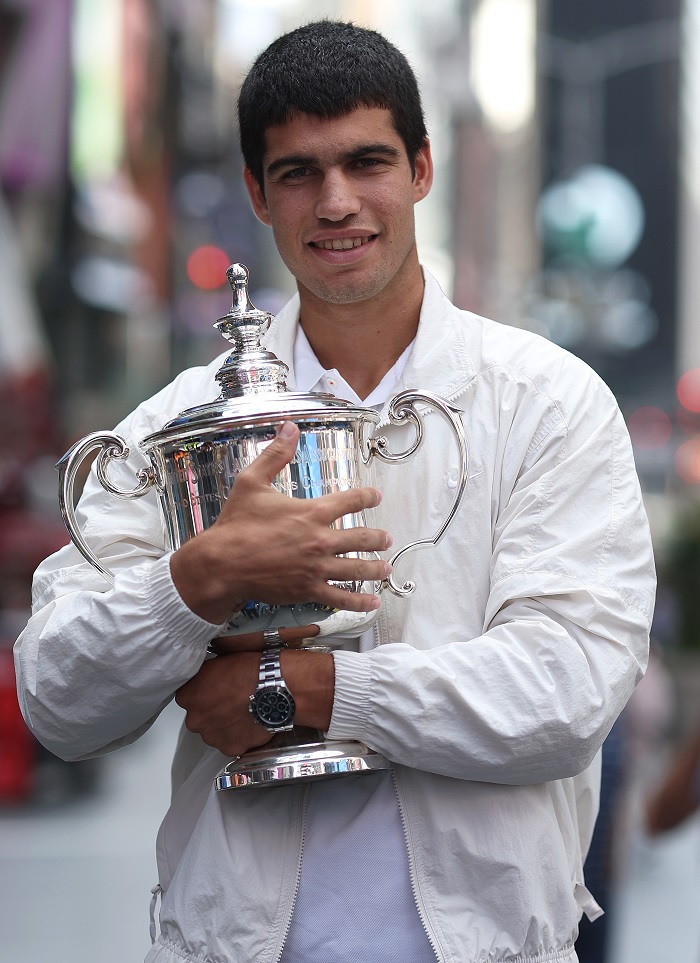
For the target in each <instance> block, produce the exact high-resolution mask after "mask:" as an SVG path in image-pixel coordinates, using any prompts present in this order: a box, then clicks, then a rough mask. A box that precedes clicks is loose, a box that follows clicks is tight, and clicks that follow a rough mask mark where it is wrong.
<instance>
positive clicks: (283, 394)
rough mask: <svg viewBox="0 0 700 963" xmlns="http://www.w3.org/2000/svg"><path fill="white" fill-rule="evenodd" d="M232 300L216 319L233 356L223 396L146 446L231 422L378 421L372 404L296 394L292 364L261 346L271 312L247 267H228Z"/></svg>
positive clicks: (185, 414) (221, 374)
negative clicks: (252, 290) (256, 294)
mask: <svg viewBox="0 0 700 963" xmlns="http://www.w3.org/2000/svg"><path fill="white" fill-rule="evenodd" d="M226 278H227V280H228V282H229V284H230V286H231V292H232V295H233V301H232V305H231V309H230V311H229V312H228V313H227V314H225V315H224V316H223V317H221V318H219V319H218V320H217V321H215V322H214V325H213V326H214V327H215V328H217V329H218V330H219V331H220V332H221V334H222V335H223V337H224V338H226V340H227V341H229V342H230V343H231V345H232V350H231V354H230V355H229V356H228V357H227V358H226V360H225V361H224V364H223V365H222V366H221V368H219V370H218V371H217V373H216V375H215V377H216V380H217V382H218V383H219V385H220V387H221V394H220V395H219V397H218V398H217V399H216V400H215V401H212V402H208V403H206V404H203V405H197V406H196V407H194V408H187V409H186V410H185V411H182V412H180V414H179V415H178V416H177V417H176V418H174V419H173V420H172V421H169V422H168V423H167V424H166V425H165V426H164V427H163V428H162V429H161V430H160V431H159V432H157V433H156V434H154V435H149V436H148V438H145V439H144V440H143V442H142V446H145V447H151V446H152V445H156V444H160V443H161V442H163V441H170V440H172V439H174V438H175V437H178V438H181V437H184V436H186V435H187V434H195V433H196V435H197V437H202V435H207V434H209V433H210V432H216V431H218V430H220V429H221V428H222V427H223V426H225V425H227V424H228V423H229V422H233V423H235V424H236V425H237V426H238V427H244V426H246V425H251V426H252V425H260V424H274V423H276V422H279V421H285V420H287V419H289V420H291V421H298V420H302V419H303V420H307V419H310V420H321V421H327V420H334V419H342V420H344V421H347V420H355V419H358V418H364V419H365V420H368V421H370V422H376V421H377V420H378V416H377V413H376V412H375V410H374V409H373V408H364V407H362V406H359V405H354V404H352V403H351V402H349V401H343V400H342V399H341V398H336V397H335V395H331V394H321V393H319V392H292V391H289V389H288V388H287V383H286V377H287V375H288V374H289V368H288V367H287V365H286V364H285V363H284V362H283V361H280V359H279V358H278V357H277V356H276V355H274V354H273V353H272V352H271V351H268V350H267V349H266V348H265V347H264V346H263V344H262V338H263V336H264V335H265V333H266V332H267V330H268V328H269V327H270V323H271V321H272V315H271V314H270V313H269V312H267V311H261V310H259V309H258V308H256V307H255V305H254V304H253V303H252V301H251V300H250V298H249V296H248V269H247V267H246V266H245V265H244V264H232V265H231V266H230V267H229V268H228V270H227V271H226Z"/></svg>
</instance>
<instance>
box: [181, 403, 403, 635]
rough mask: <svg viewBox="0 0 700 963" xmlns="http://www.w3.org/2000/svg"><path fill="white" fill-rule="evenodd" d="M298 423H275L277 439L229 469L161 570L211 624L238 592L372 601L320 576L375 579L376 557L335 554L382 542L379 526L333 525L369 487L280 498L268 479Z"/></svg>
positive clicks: (370, 498) (236, 605) (285, 455)
mask: <svg viewBox="0 0 700 963" xmlns="http://www.w3.org/2000/svg"><path fill="white" fill-rule="evenodd" d="M298 440H299V429H298V428H297V427H296V426H295V425H293V424H292V423H291V422H285V423H284V425H283V426H282V428H281V430H280V432H279V434H278V435H277V437H276V438H275V439H274V440H273V441H272V442H270V444H269V445H268V446H267V448H265V450H264V451H263V452H262V453H261V454H260V455H259V456H258V457H257V458H256V459H255V461H254V462H252V464H250V465H249V466H248V467H247V468H245V469H244V470H243V471H241V472H240V473H239V475H238V476H237V478H236V480H235V482H234V485H233V488H232V489H231V493H230V495H229V497H228V499H227V500H226V503H225V504H224V506H223V508H222V510H221V513H220V515H219V517H218V518H217V520H216V522H215V523H214V524H213V525H212V526H211V527H210V528H208V529H207V530H206V531H204V532H200V534H199V535H196V536H195V537H194V538H191V539H189V540H188V541H187V542H185V544H184V545H183V546H182V547H181V548H179V549H178V550H177V551H176V552H174V553H173V555H172V558H171V561H170V570H171V574H172V578H173V582H174V583H175V587H176V588H177V590H178V592H179V593H180V596H181V597H182V599H183V601H184V602H185V604H186V605H187V606H188V607H189V608H190V609H191V610H192V611H193V612H194V613H195V614H196V615H199V616H200V617H201V618H203V619H206V621H208V622H212V623H214V624H216V625H218V624H221V623H222V622H225V621H226V620H227V619H228V618H229V617H230V616H231V614H232V613H233V612H235V611H237V610H239V609H240V608H241V607H242V606H243V605H244V603H245V602H246V601H247V600H248V599H257V600H259V601H262V602H267V603H268V604H270V605H287V604H291V603H294V602H318V603H320V604H322V605H329V606H332V607H333V608H338V609H348V610H349V611H353V612H369V611H371V610H373V609H376V608H378V607H379V599H378V598H377V597H376V596H375V595H370V594H363V593H354V592H346V591H344V590H343V589H341V588H338V587H337V586H334V585H329V584H328V583H329V581H338V582H343V581H360V582H364V581H381V580H382V579H384V578H386V576H387V575H388V574H389V571H390V567H389V565H388V564H387V563H386V562H384V561H374V560H373V561H366V560H363V559H357V558H339V557H338V556H341V555H343V554H345V553H350V552H381V551H384V550H385V549H387V548H389V547H390V545H391V538H390V537H389V536H388V535H387V533H386V532H383V531H380V530H377V529H370V528H364V527H358V528H350V529H344V530H339V529H333V528H331V527H330V526H331V525H332V524H333V522H334V521H335V520H336V519H338V518H340V517H341V516H343V515H348V514H352V513H354V512H359V511H362V510H363V509H365V508H374V507H375V506H376V505H378V504H379V502H380V500H381V495H380V493H379V492H378V491H377V490H376V489H375V488H353V489H350V490H349V491H345V492H337V493H333V494H331V495H323V496H322V497H320V498H311V499H301V498H290V497H289V496H288V495H283V494H281V493H280V492H278V491H276V490H275V489H274V488H273V487H272V481H273V479H274V478H275V476H276V475H277V474H278V472H280V471H281V470H282V469H283V468H284V466H285V465H287V464H288V463H289V462H290V461H291V459H292V458H293V457H294V452H295V451H296V446H297V442H298Z"/></svg>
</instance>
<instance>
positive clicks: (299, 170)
mask: <svg viewBox="0 0 700 963" xmlns="http://www.w3.org/2000/svg"><path fill="white" fill-rule="evenodd" d="M310 173H311V168H310V167H292V168H291V169H290V170H288V171H285V172H284V173H283V174H282V176H281V178H280V179H281V180H283V181H296V180H301V178H303V177H308V176H309V174H310Z"/></svg>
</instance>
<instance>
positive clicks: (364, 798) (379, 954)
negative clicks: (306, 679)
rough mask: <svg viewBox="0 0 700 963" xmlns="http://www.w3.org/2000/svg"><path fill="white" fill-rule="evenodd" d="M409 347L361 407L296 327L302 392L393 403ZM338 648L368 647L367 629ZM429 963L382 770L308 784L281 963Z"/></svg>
mask: <svg viewBox="0 0 700 963" xmlns="http://www.w3.org/2000/svg"><path fill="white" fill-rule="evenodd" d="M411 348H412V345H409V346H408V348H406V350H405V351H404V353H403V354H402V355H401V357H400V358H399V359H398V361H397V362H396V364H395V365H394V366H393V367H392V368H391V369H390V370H389V371H388V372H387V373H386V375H385V376H384V378H382V380H381V382H380V383H379V384H378V385H377V387H376V388H375V389H374V390H373V391H372V392H371V393H370V394H369V395H368V396H367V398H365V399H361V398H359V397H358V396H357V395H356V394H355V392H354V391H353V389H352V388H351V387H350V385H348V383H347V382H346V381H345V380H344V379H343V377H342V376H341V375H340V374H339V373H338V371H336V370H335V369H333V370H330V371H326V370H325V369H324V368H323V367H322V366H321V364H320V362H319V361H318V358H317V357H316V355H315V354H314V353H313V350H312V349H311V345H310V344H309V342H308V339H307V338H306V335H305V334H304V332H303V331H302V328H301V325H299V327H298V328H297V336H296V342H295V345H294V370H295V374H296V387H297V390H299V391H321V392H329V393H330V394H334V395H337V397H339V398H343V399H344V400H346V401H351V402H353V403H354V404H359V405H364V406H365V407H369V406H374V407H377V408H380V407H381V406H382V405H383V404H384V402H385V401H386V399H387V398H389V397H390V396H391V394H392V393H393V391H394V388H395V385H396V383H397V382H398V380H399V378H400V377H401V374H402V372H403V369H404V366H405V364H406V361H407V359H408V356H409V354H410V353H411ZM340 638H343V640H344V641H343V644H342V645H341V646H337V645H336V646H334V647H336V648H337V647H341V648H343V649H348V650H354V651H361V652H362V651H366V650H367V649H370V648H372V647H373V646H374V632H373V631H372V629H370V630H369V631H367V632H365V633H364V634H362V635H361V636H359V637H355V638H352V637H346V636H342V637H341V636H336V637H335V640H336V641H338V640H340ZM373 960H381V961H382V963H407V961H409V960H410V961H411V963H435V953H434V952H433V950H432V948H431V946H430V943H429V941H428V937H427V936H426V933H425V930H424V929H423V925H422V923H421V921H420V917H419V916H418V910H417V908H416V903H415V900H414V897H413V891H412V888H411V880H410V876H409V868H408V854H407V851H406V840H405V838H404V830H403V825H402V822H401V814H400V811H399V805H398V798H397V796H396V792H395V790H394V784H393V780H392V777H391V773H390V772H388V771H381V772H374V773H365V774H362V775H357V776H344V777H342V778H340V779H331V780H328V781H321V782H314V783H311V784H310V785H309V800H308V809H307V815H306V835H305V841H304V851H303V855H302V865H301V879H300V883H299V890H298V894H297V899H296V903H295V906H294V912H293V914H292V921H291V927H290V930H289V934H288V936H287V940H286V942H285V945H284V950H283V952H282V956H281V959H280V963H341V961H342V963H370V961H373Z"/></svg>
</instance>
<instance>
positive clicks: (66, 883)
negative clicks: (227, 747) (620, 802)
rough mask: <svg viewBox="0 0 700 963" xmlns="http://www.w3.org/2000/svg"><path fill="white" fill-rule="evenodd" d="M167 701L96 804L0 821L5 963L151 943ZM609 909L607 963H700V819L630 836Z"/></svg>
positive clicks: (167, 748) (69, 958)
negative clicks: (652, 834) (653, 835)
mask: <svg viewBox="0 0 700 963" xmlns="http://www.w3.org/2000/svg"><path fill="white" fill-rule="evenodd" d="M179 720H180V710H179V709H178V708H177V706H175V705H174V704H173V705H171V706H170V707H169V708H168V709H167V710H166V711H165V712H164V713H163V715H162V716H161V718H160V719H159V721H158V723H157V724H156V725H155V726H154V727H153V729H152V730H151V731H150V732H149V733H147V734H146V735H145V736H144V737H143V738H142V739H141V741H140V742H138V743H137V744H136V745H134V746H131V747H129V748H127V749H124V750H120V751H119V752H117V753H114V754H112V755H110V756H109V757H107V758H106V759H104V760H103V761H102V762H103V768H102V771H101V774H100V780H99V786H98V790H97V793H96V795H95V796H94V797H90V798H87V799H79V800H77V801H75V802H72V803H67V804H65V805H63V806H62V807H61V808H56V809H44V810H41V809H38V810H33V811H32V810H28V809H26V808H25V809H22V810H20V811H19V812H17V813H12V812H10V811H5V812H2V813H0V931H1V932H2V934H3V935H2V959H3V960H6V961H7V963H39V961H42V963H140V961H141V960H142V959H143V957H144V956H145V954H146V952H147V950H148V947H149V945H150V944H149V930H148V926H149V922H148V906H149V899H150V894H149V891H150V889H151V887H152V886H153V885H154V884H155V883H156V869H155V856H154V852H155V836H156V832H157V829H158V825H159V823H160V819H161V817H162V815H163V813H164V812H165V809H166V807H167V804H168V794H169V763H170V757H171V753H172V748H173V745H174V742H175V738H176V734H177V728H178V725H179ZM623 862H624V864H625V868H624V871H623V872H622V873H621V878H620V884H619V889H618V892H617V896H616V899H615V903H614V904H613V906H611V907H609V916H610V924H611V931H612V933H611V943H612V945H611V947H610V955H609V963H671V961H672V963H700V817H698V816H696V817H694V818H692V819H690V820H688V821H687V823H686V824H684V825H683V826H681V827H680V828H678V829H676V830H673V831H672V832H669V833H668V834H666V835H665V836H663V837H661V838H659V839H656V840H649V839H640V838H638V837H633V839H632V842H631V843H630V845H629V846H628V851H627V852H626V853H625V854H624V858H623Z"/></svg>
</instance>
